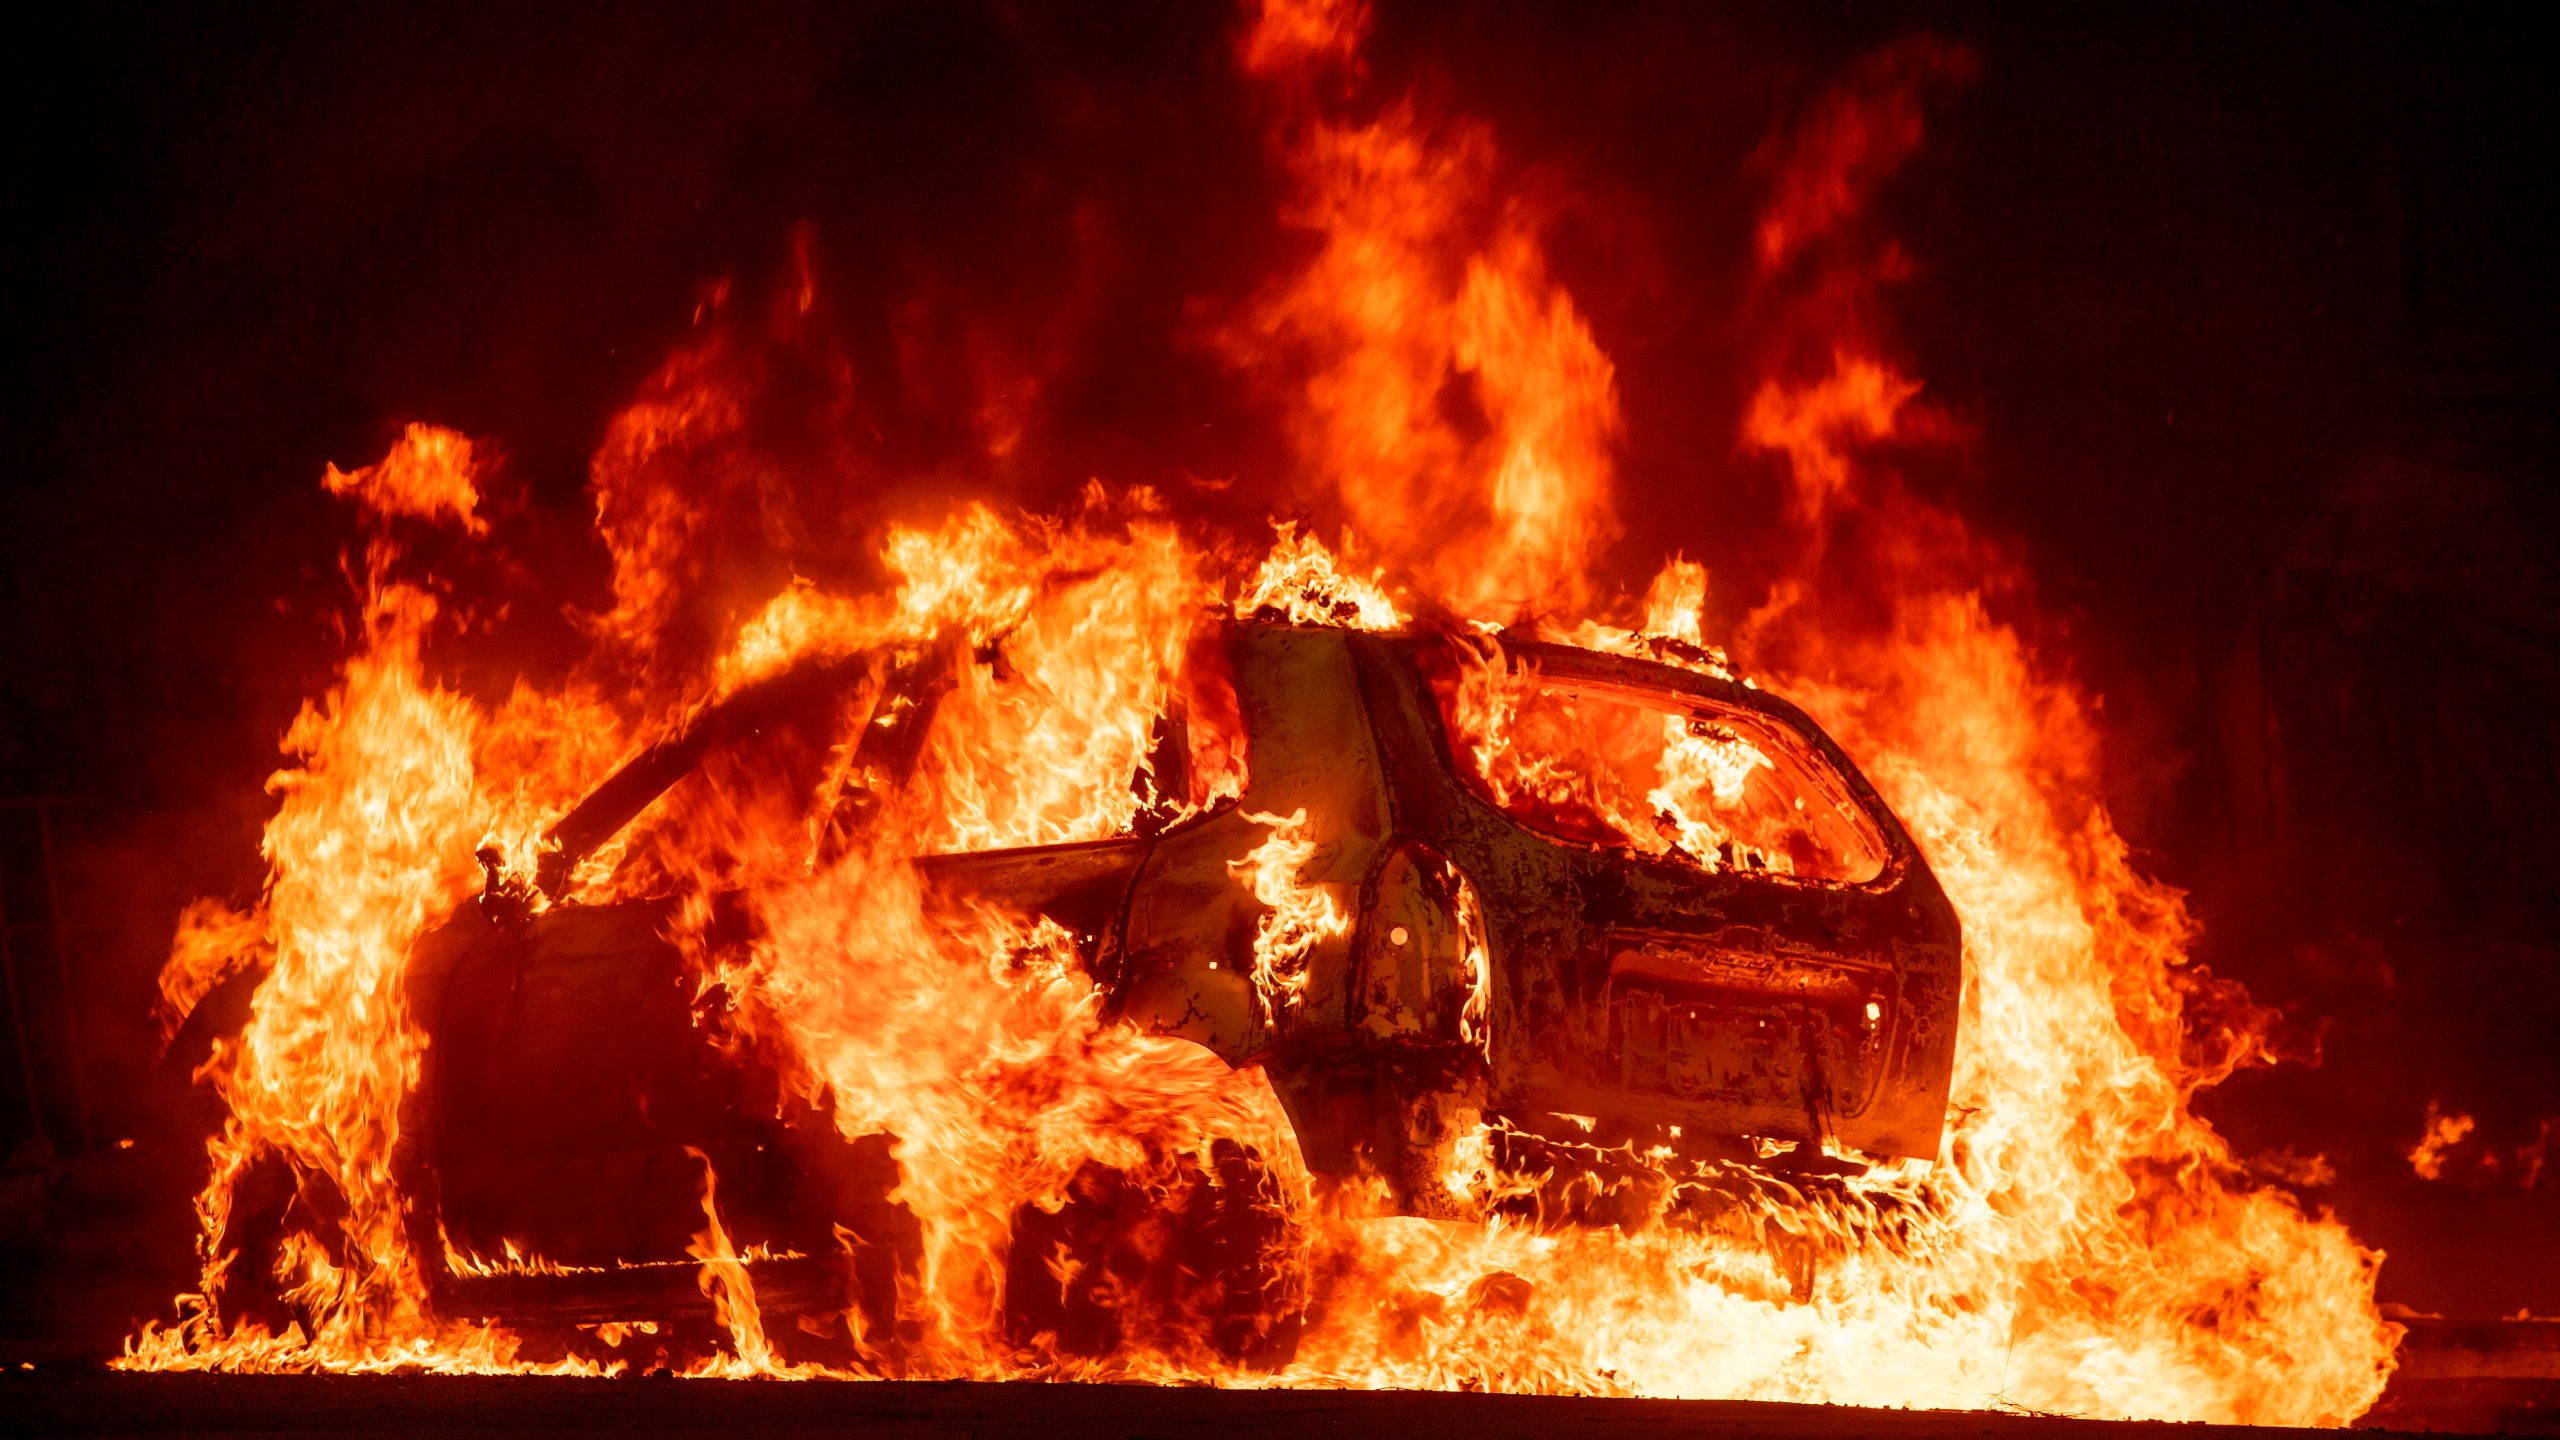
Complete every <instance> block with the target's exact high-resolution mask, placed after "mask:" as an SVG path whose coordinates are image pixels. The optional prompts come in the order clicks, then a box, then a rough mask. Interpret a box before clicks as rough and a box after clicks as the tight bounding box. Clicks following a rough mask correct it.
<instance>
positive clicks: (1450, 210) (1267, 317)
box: [1219, 0, 1619, 617]
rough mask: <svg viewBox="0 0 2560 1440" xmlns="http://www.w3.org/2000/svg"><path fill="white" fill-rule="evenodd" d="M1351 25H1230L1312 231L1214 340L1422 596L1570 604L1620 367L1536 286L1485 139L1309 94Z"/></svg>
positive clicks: (1304, 8) (1606, 529)
mask: <svg viewBox="0 0 2560 1440" xmlns="http://www.w3.org/2000/svg"><path fill="white" fill-rule="evenodd" d="M1366 25H1367V10H1366V7H1364V6H1360V5H1356V4H1350V3H1340V0H1314V3H1287V0H1273V3H1269V4H1266V5H1264V6H1262V7H1261V9H1260V12H1259V14H1258V16H1257V18H1256V20H1255V22H1254V24H1253V26H1252V27H1251V29H1250V30H1249V31H1248V33H1247V35H1246V38H1245V40H1244V42H1243V53H1244V57H1245V61H1246V65H1247V68H1248V71H1249V72H1250V73H1253V74H1255V75H1256V76H1257V77H1258V78H1260V79H1262V80H1264V81H1265V82H1266V83H1268V84H1271V85H1273V86H1274V87H1275V89H1276V90H1277V91H1278V93H1279V94H1280V96H1281V97H1282V99H1283V110H1284V114H1283V118H1282V125H1281V130H1282V135H1283V137H1284V138H1283V141H1282V144H1283V147H1284V149H1285V152H1286V163H1287V165H1288V168H1289V170H1290V173H1291V174H1292V176H1293V177H1294V179H1295V181H1296V199H1295V200H1294V201H1293V203H1292V204H1291V206H1290V208H1289V209H1288V210H1287V211H1286V212H1285V214H1284V217H1283V218H1284V219H1285V220H1286V221H1287V222H1288V223H1290V224H1292V225H1295V226H1299V227H1302V228H1304V229H1306V230H1307V231H1310V232H1312V233H1313V234H1314V235H1315V236H1316V237H1318V239H1319V240H1320V242H1321V243H1320V247H1319V249H1318V250H1317V253H1316V255H1315V258H1314V259H1313V260H1312V261H1310V262H1309V264H1308V265H1307V267H1306V268H1305V269H1304V270H1303V271H1301V272H1299V273H1298V274H1296V275H1294V276H1292V277H1290V278H1288V279H1286V280H1284V281H1282V282H1280V283H1278V284H1276V285H1274V286H1273V287H1271V289H1270V290H1268V291H1267V292H1266V293H1265V294H1264V295H1262V296H1261V297H1260V299H1259V300H1258V302H1257V303H1256V304H1255V305H1254V306H1253V307H1252V308H1251V310H1250V311H1249V312H1248V313H1247V314H1245V315H1243V316H1241V317H1238V318H1237V319H1236V320H1235V321H1234V322H1233V323H1231V324H1230V325H1228V326H1227V327H1226V328H1225V329H1224V330H1223V331H1222V332H1221V334H1220V336H1219V340H1220V342H1221V344H1222V345H1223V347H1224V348H1225V349H1226V351H1227V353H1228V354H1229V356H1230V357H1231V358H1232V359H1233V360H1234V361H1235V363H1236V364H1237V365H1238V366H1239V367H1240V368H1241V369H1243V370H1244V371H1245V372H1246V373H1247V374H1248V375H1251V376H1253V377H1254V378H1256V379H1257V380H1259V381H1261V382H1263V383H1264V384H1266V385H1268V386H1269V387H1271V388H1272V389H1273V390H1274V391H1275V392H1276V393H1278V394H1280V395H1282V396H1284V397H1285V400H1284V404H1285V413H1286V414H1287V415H1288V417H1289V421H1290V424H1291V427H1292V431H1293V434H1294V438H1295V440H1296V443H1297V447H1298V450H1299V452H1300V455H1301V457H1302V461H1303V464H1304V466H1305V469H1306V471H1307V473H1308V474H1309V475H1310V476H1311V477H1312V478H1313V479H1314V480H1315V481H1316V483H1319V484H1322V485H1325V486H1328V487H1330V488H1332V489H1333V490H1334V492H1335V493H1336V495H1337V496H1338V497H1339V499H1340V502H1341V504H1342V506H1343V508H1344V510H1345V511H1346V512H1347V513H1348V515H1349V516H1350V518H1351V520H1352V523H1353V525H1354V528H1356V529H1357V530H1358V532H1359V533H1360V534H1361V535H1362V536H1363V537H1365V538H1366V539H1367V540H1368V541H1370V542H1371V543H1373V544H1374V545H1376V546H1377V547H1378V548H1379V552H1380V553H1381V554H1383V555H1385V556H1387V557H1388V558H1390V559H1391V560H1393V561H1394V562H1396V564H1397V565H1398V566H1399V567H1400V568H1402V569H1405V570H1408V571H1410V572H1411V573H1413V574H1415V575H1416V576H1418V577H1419V578H1421V579H1422V580H1423V581H1424V582H1425V583H1426V584H1427V585H1428V586H1429V588H1430V589H1431V590H1432V592H1433V593H1434V594H1436V595H1438V596H1440V597H1443V598H1444V599H1446V600H1447V601H1449V602H1450V603H1452V604H1453V605H1455V606H1456V607H1457V608H1458V609H1460V610H1462V611H1465V612H1469V613H1478V614H1499V615H1502V616H1505V617H1508V616H1510V615H1513V614H1517V613H1519V612H1522V611H1525V610H1539V611H1554V612H1573V611H1580V610H1583V609H1585V608H1586V607H1587V604H1588V602H1589V600H1590V599H1591V598H1592V597H1591V586H1590V572H1589V565H1590V561H1591V558H1592V556H1593V553H1594V552H1595V551H1597V550H1598V549H1600V548H1601V547H1602V546H1605V545H1606V544H1607V543H1609V541H1611V540H1612V539H1614V538H1615V537H1616V533H1617V528H1618V523H1617V519H1616V516H1615V511H1614V507H1613V504H1612V501H1611V498H1610V486H1611V475H1612V466H1613V459H1614V453H1615V446H1616V442H1617V436H1618V430H1619V417H1618V400H1617V378H1616V372H1615V370H1614V368H1613V367H1612V366H1611V364H1610V362H1609V359H1608V357H1607V356H1606V355H1605V354H1603V353H1602V352H1601V350H1600V347H1599V345H1598V344H1597V343H1596V342H1595V341H1594V340H1593V339H1592V336H1591V331H1590V327H1589V326H1588V325H1587V324H1586V323H1585V322H1584V320H1583V319H1582V317H1581V315H1580V314H1579V312H1577V311H1576V310H1575V308H1574V305H1573V302H1572V298H1571V297H1570V296H1569V295H1567V294H1566V293H1565V291H1564V290H1563V288H1562V287H1561V286H1558V285H1557V284H1555V282H1554V281H1553V280H1552V279H1551V278H1550V277H1549V276H1548V274H1547V268H1546V258H1545V252H1544V248H1543V246H1542V244H1541V241H1540V238H1539V237H1540V232H1541V230H1542V229H1543V227H1544V225H1545V223H1546V220H1547V214H1546V212H1545V209H1544V208H1543V206H1542V205H1541V204H1540V203H1538V202H1537V201H1536V200H1535V199H1534V198H1533V197H1531V196H1528V195H1526V194H1523V193H1521V192H1519V191H1517V190H1506V189H1505V187H1504V185H1503V183H1502V176H1501V173H1500V156H1499V153H1498V151H1497V150H1496V148H1495V146H1494V143H1493V139H1492V136H1491V132H1490V131H1488V130H1487V129H1485V128H1484V127H1483V126H1481V125H1478V124H1475V123H1472V122H1468V121H1463V120H1452V121H1446V122H1440V123H1434V122H1432V121H1430V120H1428V119H1426V118H1425V117H1424V115H1423V114H1422V113H1421V112H1420V111H1419V110H1418V109H1417V107H1416V106H1415V104H1414V103H1413V102H1412V101H1411V100H1406V101H1403V102H1399V103H1397V104H1395V105H1393V106H1391V107H1390V108H1389V109H1388V110H1387V111H1386V113H1385V114H1383V115H1382V116H1380V117H1379V118H1377V119H1375V120H1373V121H1370V122H1368V123H1365V124H1361V123H1353V122H1351V121H1348V120H1343V119H1337V118H1334V117H1333V116H1332V115H1331V114H1329V113H1328V111H1329V107H1327V106H1325V105H1321V104H1318V103H1316V101H1315V100H1314V98H1313V89H1312V78H1313V76H1314V75H1315V74H1316V73H1319V72H1321V71H1323V70H1325V69H1328V68H1331V67H1335V66H1338V65H1339V64H1340V62H1341V60H1342V58H1343V56H1344V55H1345V54H1346V53H1350V52H1352V51H1353V48H1354V47H1356V45H1357V43H1358V39H1359V37H1360V35H1361V34H1362V33H1363V32H1364V31H1365V29H1366Z"/></svg>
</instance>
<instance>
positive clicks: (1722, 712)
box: [1417, 642, 1886, 884]
mask: <svg viewBox="0 0 2560 1440" xmlns="http://www.w3.org/2000/svg"><path fill="white" fill-rule="evenodd" d="M1417 659H1418V660H1420V661H1421V663H1422V668H1423V673H1424V675H1425V677H1426V678H1427V679H1428V680H1429V682H1430V685H1431V691H1432V695H1433V698H1434V699H1436V700H1437V701H1438V702H1439V708H1440V719H1441V723H1442V725H1443V727H1444V729H1445V732H1446V734H1447V736H1448V738H1449V744H1450V749H1451V750H1452V751H1453V752H1454V753H1453V754H1452V756H1451V759H1452V761H1453V762H1454V763H1455V765H1456V768H1457V770H1458V772H1459V774H1460V775H1461V776H1462V777H1463V778H1464V779H1465V780H1466V781H1467V782H1468V784H1469V785H1470V786H1471V787H1472V788H1473V789H1474V790H1475V791H1476V793H1477V794H1479V795H1481V796H1482V797H1484V798H1485V799H1486V800H1487V801H1489V802H1491V803H1492V804H1493V805H1494V806H1495V807H1496V808H1498V809H1500V810H1501V811H1502V812H1503V813H1504V814H1506V815H1509V816H1510V817H1512V818H1513V819H1515V820H1517V821H1519V822H1520V823H1521V824H1523V825H1526V826H1528V827H1529V828H1530V829H1532V830H1535V831H1537V832H1539V833H1540V834H1543V835H1547V836H1549V837H1551V838H1554V839H1558V840H1567V841H1572V842H1575V843H1578V844H1584V845H1592V846H1598V847H1602V848H1607V849H1621V850H1632V851H1635V852H1637V853H1639V854H1644V855H1653V856H1661V857H1665V858H1669V859H1674V860H1679V861H1683V862H1686V863H1689V864H1692V865H1696V866H1698V867H1699V868H1701V869H1704V870H1707V871H1710V872H1716V873H1724V872H1745V873H1761V874H1770V875H1785V876H1791V877H1793V878H1796V879H1799V880H1813V881H1821V882H1825V883H1830V884H1860V883H1863V882H1865V881H1868V880H1873V879H1874V878H1876V877H1877V876H1878V875H1880V874H1882V873H1883V872H1884V864H1885V855H1886V848H1885V841H1884V836H1883V834H1882V833H1881V832H1880V831H1878V829H1877V828H1876V825H1875V822H1874V820H1872V819H1871V818H1870V817H1869V816H1868V815H1867V813H1866V812H1865V810H1863V809H1862V808H1860V806H1859V805H1858V803H1857V801H1856V800H1855V798H1854V797H1853V795H1852V793H1851V791H1850V788H1849V784H1848V782H1847V780H1846V778H1845V777H1843V776H1842V775H1841V773H1840V771H1839V769H1838V767H1836V766H1834V765H1833V764H1832V763H1831V762H1830V761H1829V760H1828V759H1827V758H1826V757H1824V756H1823V754H1822V753H1821V752H1820V751H1819V750H1817V749H1815V748H1814V747H1813V746H1812V745H1810V744H1808V743H1807V742H1806V741H1805V740H1804V739H1803V738H1802V737H1800V736H1798V735H1797V734H1796V733H1795V732H1794V731H1793V730H1791V729H1790V728H1788V727H1787V726H1786V725H1784V724H1783V723H1781V722H1779V721H1777V720H1775V719H1773V718H1771V717H1768V716H1765V715H1761V714H1758V713H1755V712H1753V711H1751V710H1748V709H1745V708H1743V707H1741V706H1738V705H1731V704H1726V703H1722V702H1718V701H1715V700H1711V699H1707V698H1704V697H1701V696H1697V695H1692V694H1687V693H1684V692H1681V691H1677V690H1673V689H1670V688H1668V687H1659V688H1657V687H1651V686H1646V685H1644V684H1642V683H1641V682H1640V681H1630V682H1629V683H1627V684H1625V685H1619V684H1605V685H1604V684H1592V683H1582V682H1573V683H1568V682H1565V681H1562V680H1559V679H1556V678H1553V677H1550V676H1547V675H1545V674H1543V673H1541V672H1540V671H1539V669H1538V668H1537V667H1536V666H1535V665H1534V664H1532V663H1523V662H1518V661H1516V660H1514V659H1513V658H1512V657H1509V656H1506V655H1505V654H1504V653H1503V652H1502V651H1501V650H1500V649H1499V648H1496V647H1492V646H1488V647H1487V648H1486V649H1485V650H1484V651H1483V652H1481V653H1479V652H1476V651H1475V650H1473V649H1472V648H1471V647H1470V646H1467V645H1465V644H1462V643H1459V642H1451V643H1450V644H1447V645H1444V646H1434V647H1427V648H1425V649H1424V650H1422V651H1421V652H1419V653H1418V655H1417Z"/></svg>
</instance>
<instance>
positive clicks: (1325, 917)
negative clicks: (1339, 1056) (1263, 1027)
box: [1227, 808, 1351, 1017]
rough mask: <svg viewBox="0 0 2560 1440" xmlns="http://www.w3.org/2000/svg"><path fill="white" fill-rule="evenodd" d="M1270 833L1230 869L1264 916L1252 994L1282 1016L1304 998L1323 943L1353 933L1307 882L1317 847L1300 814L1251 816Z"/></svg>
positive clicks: (1347, 919)
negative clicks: (1313, 956)
mask: <svg viewBox="0 0 2560 1440" xmlns="http://www.w3.org/2000/svg"><path fill="white" fill-rule="evenodd" d="M1245 818H1246V819H1248V820H1250V821H1252V822H1253V823H1254V824H1256V825H1261V826H1266V827H1268V828H1269V831H1270V833H1269V834H1268V835H1266V836H1264V837H1263V841H1262V843H1261V844H1259V845H1257V846H1255V847H1254V848H1253V849H1252V850H1250V851H1248V852H1246V854H1245V857H1244V858H1243V859H1241V860H1238V861H1235V862H1234V863H1233V864H1231V865H1229V866H1228V867H1227V868H1228V869H1229V870H1231V871H1232V872H1234V873H1235V875H1236V876H1237V878H1239V879H1241V880H1242V881H1243V882H1244V886H1245V888H1246V889H1248V890H1251V891H1252V892H1253V898H1254V899H1256V900H1258V901H1260V902H1262V905H1263V909H1264V912H1265V913H1264V914H1263V916H1262V918H1261V919H1260V920H1259V921H1257V922H1255V925H1254V931H1253V988H1254V991H1255V993H1257V994H1258V995H1260V996H1261V997H1262V1013H1263V1014H1265V1015H1267V1016H1275V1017H1276V1016H1279V1015H1283V1014H1286V1013H1287V1012H1289V1011H1291V1010H1294V1009H1296V1008H1297V1006H1298V1002H1299V1001H1300V1000H1301V999H1303V998H1304V997H1305V994H1306V988H1307V957H1308V955H1309V954H1310V953H1312V952H1313V951H1314V950H1315V948H1316V946H1317V945H1318V944H1320V943H1322V942H1323V941H1325V940H1328V939H1332V938H1336V937H1339V936H1343V935H1348V934H1350V933H1351V915H1350V913H1349V912H1348V911H1346V910H1344V909H1343V908H1342V906H1341V904H1340V903H1339V902H1338V901H1336V900H1335V899H1334V896H1333V892H1332V891H1331V890H1329V889H1327V888H1325V887H1324V886H1322V885H1318V884H1310V883H1308V882H1307V881H1306V880H1305V879H1304V878H1303V877H1304V876H1305V874H1306V872H1307V868H1308V865H1309V863H1310V862H1312V861H1313V860H1314V859H1315V858H1316V841H1315V837H1314V835H1313V834H1312V833H1311V832H1310V830H1309V828H1308V825H1307V812H1306V811H1305V810H1304V809H1303V808H1302V809H1298V810H1293V811H1291V812H1290V813H1288V814H1286V815H1263V814H1253V815H1247V816H1246V817H1245Z"/></svg>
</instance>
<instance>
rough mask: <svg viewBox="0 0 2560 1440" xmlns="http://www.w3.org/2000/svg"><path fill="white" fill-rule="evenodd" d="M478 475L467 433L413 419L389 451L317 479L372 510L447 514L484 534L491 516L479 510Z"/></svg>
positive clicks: (426, 516)
mask: <svg viewBox="0 0 2560 1440" xmlns="http://www.w3.org/2000/svg"><path fill="white" fill-rule="evenodd" d="M476 480H477V470H476V467H475V466H474V465H473V463H472V459H471V438H470V437H469V436H467V435H464V434H463V433H461V432H460V431H458V430H448V429H446V428H444V427H443V426H441V425H420V424H412V425H410V426H409V427H408V429H407V430H405V431H403V432H402V433H401V436H400V440H399V443H397V444H395V445H393V446H392V447H391V453H390V454H388V455H385V456H383V457H382V458H381V459H380V460H378V461H376V462H375V463H373V464H371V465H366V466H362V467H360V468H358V469H356V470H353V471H347V470H341V469H339V468H338V467H337V466H335V465H332V466H330V467H329V469H328V473H327V474H326V475H325V476H324V477H323V478H322V480H321V485H322V486H323V487H324V488H325V489H327V490H328V491H329V492H330V493H331V494H334V495H354V496H357V497H359V498H360V499H361V500H362V501H363V502H364V504H365V505H366V506H367V507H368V508H370V509H371V510H373V511H374V512H375V513H376V514H380V515H411V516H415V517H417V518H419V519H423V520H432V519H435V518H437V517H438V516H441V515H446V514H450V515H451V516H452V518H453V520H454V523H456V524H458V525H460V526H461V527H462V528H463V529H464V530H465V531H467V532H468V533H470V534H473V535H485V534H487V533H488V530H489V522H488V521H486V520H483V519H481V518H480V516H479V515H478V513H477V510H478V507H479V504H480V490H479V487H478V485H477V483H476Z"/></svg>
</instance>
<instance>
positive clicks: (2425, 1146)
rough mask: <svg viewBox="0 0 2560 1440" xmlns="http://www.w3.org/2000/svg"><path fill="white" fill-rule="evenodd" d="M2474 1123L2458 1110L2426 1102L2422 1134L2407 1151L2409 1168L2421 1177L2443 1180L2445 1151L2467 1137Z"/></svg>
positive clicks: (2474, 1125) (2475, 1124)
mask: <svg viewBox="0 0 2560 1440" xmlns="http://www.w3.org/2000/svg"><path fill="white" fill-rule="evenodd" d="M2478 1124H2479V1122H2478V1121H2476V1120H2474V1119H2472V1118H2471V1117H2470V1116H2468V1115H2465V1114H2463V1113H2462V1112H2460V1111H2458V1110H2457V1111H2447V1110H2443V1109H2440V1108H2438V1106H2437V1104H2436V1102H2435V1101H2434V1100H2432V1099H2430V1100H2429V1101H2427V1128H2426V1133H2425V1134H2423V1135H2420V1136H2419V1137H2418V1143H2417V1144H2416V1145H2414V1146H2412V1147H2411V1148H2410V1150H2409V1168H2410V1169H2412V1170H2415V1171H2417V1172H2418V1178H2419V1179H2421V1180H2441V1179H2443V1178H2444V1162H2445V1156H2446V1154H2447V1153H2448V1152H2450V1151H2451V1150H2452V1149H2453V1147H2454V1146H2456V1145H2459V1144H2461V1143H2462V1142H2463V1141H2465V1140H2467V1139H2469V1138H2471V1132H2472V1130H2473V1129H2474V1128H2476V1127H2477V1125H2478Z"/></svg>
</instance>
